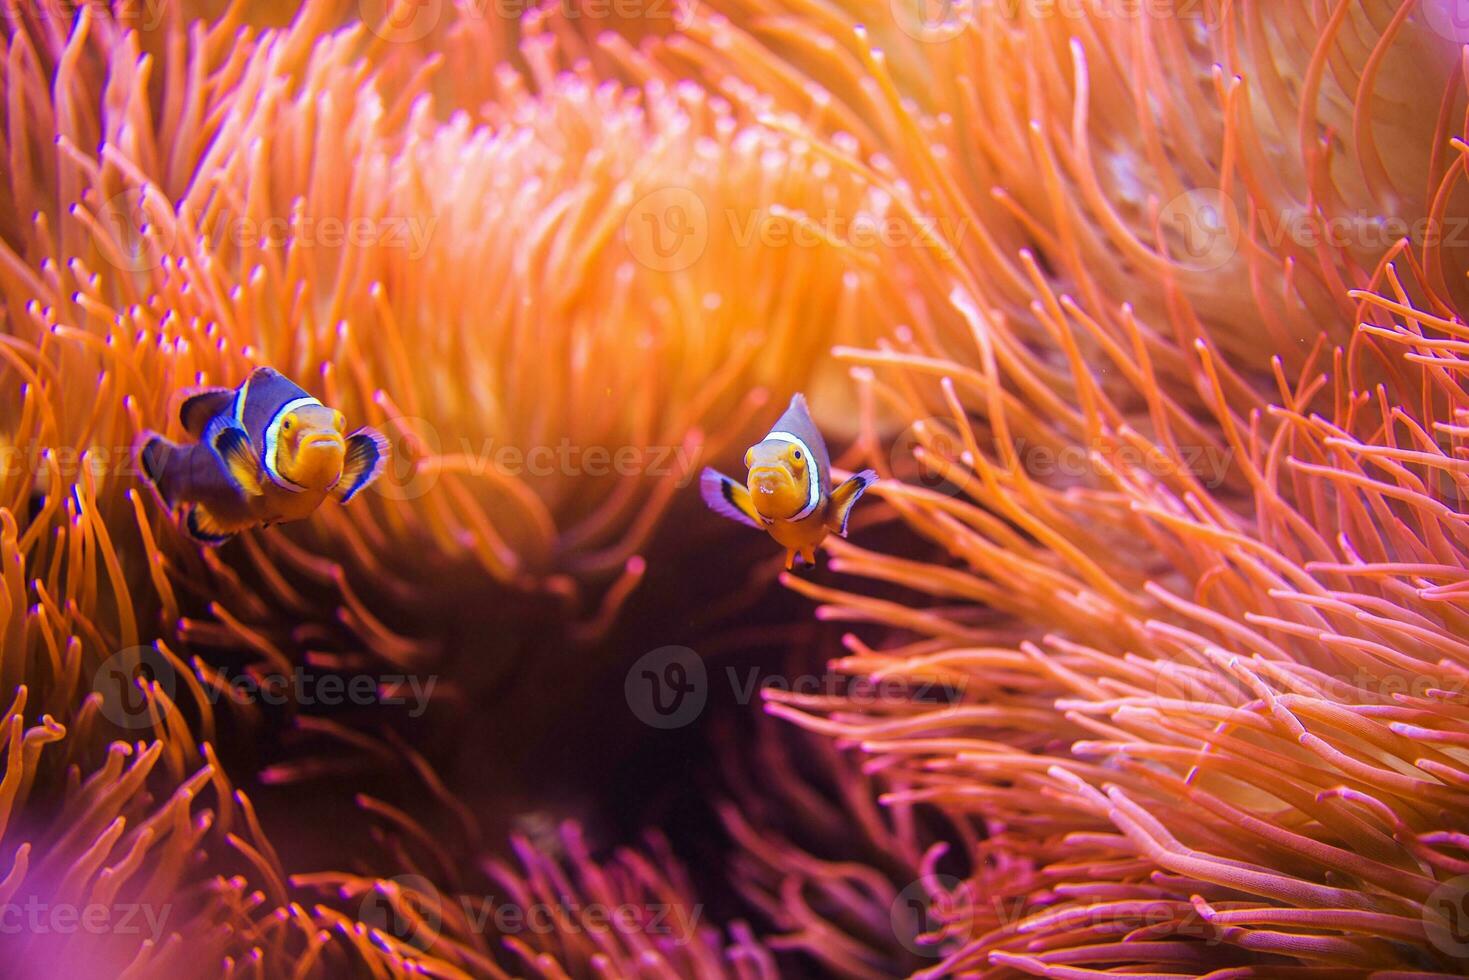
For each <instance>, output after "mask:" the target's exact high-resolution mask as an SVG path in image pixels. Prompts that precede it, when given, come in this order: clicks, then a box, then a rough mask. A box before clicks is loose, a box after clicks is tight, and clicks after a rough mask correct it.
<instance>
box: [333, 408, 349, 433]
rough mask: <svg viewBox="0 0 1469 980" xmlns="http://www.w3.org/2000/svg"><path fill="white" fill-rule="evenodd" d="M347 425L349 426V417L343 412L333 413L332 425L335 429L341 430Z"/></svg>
mask: <svg viewBox="0 0 1469 980" xmlns="http://www.w3.org/2000/svg"><path fill="white" fill-rule="evenodd" d="M346 424H347V416H345V415H343V414H342V413H341V412H333V413H332V425H333V427H335V428H336V429H338V430H340V429H342V428H343V427H344V426H345V425H346Z"/></svg>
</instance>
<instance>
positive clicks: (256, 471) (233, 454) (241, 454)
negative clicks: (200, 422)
mask: <svg viewBox="0 0 1469 980" xmlns="http://www.w3.org/2000/svg"><path fill="white" fill-rule="evenodd" d="M205 442H207V443H208V444H209V446H210V448H212V449H213V450H214V454H215V455H216V456H218V457H219V462H220V464H221V465H222V466H223V467H224V472H225V475H227V476H228V477H229V478H230V481H231V482H233V483H234V484H235V486H237V487H239V488H240V490H241V492H243V493H244V494H245V495H246V496H250V497H257V496H259V495H260V494H261V493H262V490H261V486H260V476H261V474H260V459H259V457H258V456H257V455H256V453H255V447H254V446H253V445H252V444H251V443H250V436H249V435H248V434H246V432H245V430H244V429H243V428H241V427H240V425H239V424H238V423H236V422H235V421H234V420H233V419H231V418H229V417H228V416H216V417H215V419H214V421H212V422H210V423H209V428H208V430H207V431H206V432H205Z"/></svg>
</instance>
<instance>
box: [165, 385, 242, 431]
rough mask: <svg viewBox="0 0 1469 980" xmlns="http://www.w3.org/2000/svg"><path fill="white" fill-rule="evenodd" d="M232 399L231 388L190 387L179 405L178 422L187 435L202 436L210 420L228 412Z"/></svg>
mask: <svg viewBox="0 0 1469 980" xmlns="http://www.w3.org/2000/svg"><path fill="white" fill-rule="evenodd" d="M234 400H235V389H233V388H190V389H189V390H188V391H186V392H184V400H183V403H182V404H181V405H179V422H180V424H182V425H183V427H184V431H185V432H187V433H188V434H189V435H191V436H193V437H194V438H195V439H200V438H203V436H204V429H205V427H207V426H208V425H209V422H210V420H212V419H213V418H214V417H215V416H216V415H223V414H224V413H226V412H228V411H229V410H230V404H231V403H232V402H233V401H234Z"/></svg>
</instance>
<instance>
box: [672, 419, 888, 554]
mask: <svg viewBox="0 0 1469 980" xmlns="http://www.w3.org/2000/svg"><path fill="white" fill-rule="evenodd" d="M745 466H746V467H747V469H748V471H749V475H748V476H747V478H746V482H745V483H744V484H740V483H738V482H737V481H735V480H734V479H733V478H731V477H728V476H725V475H724V474H723V473H720V472H718V471H716V470H712V469H706V470H705V471H704V473H703V476H702V477H701V479H700V481H699V488H700V492H701V493H702V495H703V497H704V502H705V503H706V504H708V505H709V507H710V509H711V510H713V511H714V512H715V513H717V514H720V515H722V516H724V517H728V518H730V519H731V520H735V521H739V522H740V523H741V524H748V525H750V526H751V527H755V528H759V529H760V530H763V531H766V532H767V533H769V535H770V536H771V537H772V538H774V539H775V541H776V543H777V544H779V545H781V546H782V547H784V548H785V549H786V568H791V567H793V566H794V564H795V560H796V557H797V556H798V555H799V556H800V557H801V559H802V560H803V561H805V562H806V564H808V565H815V564H816V549H817V547H819V546H820V545H821V543H822V542H823V541H825V540H826V536H827V535H828V534H831V533H833V532H834V533H836V534H839V535H841V536H842V537H846V534H847V519H848V518H849V517H850V516H851V513H852V505H853V504H855V503H856V502H857V499H858V498H859V497H861V496H862V494H863V492H865V491H866V490H867V488H868V487H870V486H872V484H874V483H876V482H877V474H876V473H875V472H873V471H872V470H863V471H862V472H861V473H858V474H856V475H855V476H852V477H849V478H848V479H847V480H845V481H843V483H842V484H841V485H840V486H838V487H836V488H834V489H833V487H832V485H831V457H830V455H829V454H828V453H827V450H826V440H824V439H823V438H822V437H821V433H820V431H818V430H817V428H816V424H815V423H814V422H812V421H811V413H810V411H809V410H808V409H807V408H806V398H805V396H803V395H799V394H798V395H796V396H795V397H793V398H792V399H791V404H790V407H789V408H787V409H786V411H785V414H784V415H782V416H781V417H780V419H779V420H778V421H777V422H776V423H775V425H774V427H772V428H771V430H770V432H769V433H767V434H766V436H765V438H764V439H762V440H760V441H759V442H758V443H756V444H755V445H753V446H751V447H750V449H749V451H748V452H746V453H745Z"/></svg>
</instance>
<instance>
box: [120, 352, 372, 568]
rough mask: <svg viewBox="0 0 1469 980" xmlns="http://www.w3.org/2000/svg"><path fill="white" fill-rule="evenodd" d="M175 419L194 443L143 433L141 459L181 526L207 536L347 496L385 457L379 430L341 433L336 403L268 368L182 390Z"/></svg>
mask: <svg viewBox="0 0 1469 980" xmlns="http://www.w3.org/2000/svg"><path fill="white" fill-rule="evenodd" d="M179 421H180V422H181V423H182V424H183V427H184V430H185V431H186V432H188V433H189V435H191V436H193V437H194V438H195V439H197V440H198V442H195V443H193V444H190V445H179V444H177V443H173V442H170V441H169V440H167V439H165V438H163V436H161V435H159V434H158V433H156V432H146V433H144V434H143V438H142V439H141V441H140V442H139V447H138V464H139V466H140V468H141V469H142V472H143V476H144V478H146V480H147V481H148V483H149V485H150V486H152V487H153V489H154V490H155V491H156V492H157V494H158V496H159V498H160V499H161V500H162V501H163V503H164V505H165V506H166V507H167V508H168V509H169V510H170V511H171V512H173V513H175V514H177V515H178V519H179V526H180V527H181V528H182V529H183V530H184V533H186V534H187V535H188V536H189V537H191V538H193V539H194V540H195V541H197V542H199V543H200V544H204V545H210V546H215V545H220V544H223V543H224V542H226V541H228V540H229V539H230V538H231V537H233V536H234V535H236V534H238V533H239V532H240V531H243V530H246V529H248V528H252V527H258V526H265V527H269V526H270V525H272V524H280V523H282V522H285V521H299V520H301V519H303V518H306V517H310V516H311V515H312V514H313V513H314V512H315V511H316V508H317V507H319V506H321V504H322V502H323V501H324V500H326V498H327V497H336V498H337V500H339V501H341V502H342V503H344V504H345V503H346V502H347V501H349V500H351V499H352V498H353V497H355V496H357V494H359V493H361V492H362V489H363V488H364V487H366V486H367V485H368V484H370V483H371V482H372V481H373V480H375V479H377V478H378V476H379V475H380V474H381V473H382V471H383V467H384V465H385V464H386V463H387V458H388V441H387V440H386V439H384V438H383V436H382V434H381V433H379V432H377V431H375V430H373V429H369V428H362V429H358V430H357V431H355V432H353V433H352V434H351V435H346V434H345V433H344V431H343V430H344V426H345V424H346V420H345V419H344V418H343V416H342V413H341V412H338V411H336V410H335V409H331V408H328V407H326V406H325V405H323V404H322V403H321V402H319V401H317V400H316V399H315V398H313V397H311V396H310V395H309V394H307V393H306V392H305V391H304V390H303V389H302V388H300V387H298V386H297V385H296V384H295V383H294V382H292V381H291V380H289V379H288V378H287V377H286V376H285V375H283V374H281V373H280V372H279V371H276V370H275V369H273V368H268V367H261V368H256V369H255V371H254V372H253V373H251V375H250V376H249V377H248V378H246V379H245V381H244V383H243V384H241V385H240V386H239V387H238V388H198V389H193V390H191V391H189V392H187V393H186V394H185V397H184V401H183V404H182V405H181V406H180V408H179Z"/></svg>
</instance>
